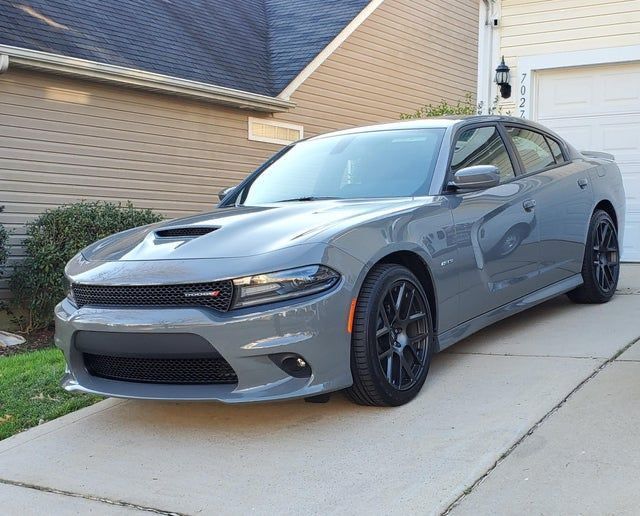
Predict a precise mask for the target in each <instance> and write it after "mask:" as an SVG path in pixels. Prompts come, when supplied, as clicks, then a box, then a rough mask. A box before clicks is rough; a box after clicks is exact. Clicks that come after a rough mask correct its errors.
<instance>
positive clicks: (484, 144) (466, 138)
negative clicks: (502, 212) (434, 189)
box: [451, 127, 515, 182]
mask: <svg viewBox="0 0 640 516" xmlns="http://www.w3.org/2000/svg"><path fill="white" fill-rule="evenodd" d="M474 165H494V166H495V167H497V168H498V170H499V171H500V182H504V181H509V180H510V179H513V178H514V177H515V173H514V171H513V165H512V164H511V159H510V158H509V153H508V152H507V148H506V147H505V145H504V142H503V141H502V138H501V137H500V134H499V133H498V130H497V129H496V128H495V127H477V128H475V129H467V130H466V131H463V132H462V133H461V134H460V136H458V139H457V140H456V144H455V150H454V151H453V158H452V159H451V170H452V172H457V171H458V170H460V169H461V168H465V167H472V166H474Z"/></svg>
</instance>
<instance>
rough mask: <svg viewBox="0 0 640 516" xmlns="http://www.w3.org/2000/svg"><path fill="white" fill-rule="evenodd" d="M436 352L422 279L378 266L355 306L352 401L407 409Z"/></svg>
mask: <svg viewBox="0 0 640 516" xmlns="http://www.w3.org/2000/svg"><path fill="white" fill-rule="evenodd" d="M394 296H395V297H394ZM398 298H400V299H401V303H400V310H399V311H397V310H396V309H395V306H396V304H397V299H398ZM398 312H399V317H398ZM385 316H386V317H385ZM434 346H435V338H434V331H433V321H432V318H431V310H430V307H429V300H428V298H427V296H426V294H425V292H424V289H423V288H422V286H421V284H420V282H419V281H418V279H417V278H416V277H415V275H414V274H413V273H412V272H411V271H410V270H409V269H407V268H405V267H403V266H401V265H395V264H382V265H376V266H375V267H374V268H373V269H372V270H371V271H370V272H369V275H368V276H367V278H366V279H365V281H364V284H363V286H362V289H361V290H360V295H359V296H358V299H357V302H356V309H355V314H354V322H353V330H352V335H351V373H352V376H353V385H352V386H351V387H349V388H348V389H346V391H345V392H346V394H347V397H348V398H349V399H351V401H353V402H355V403H358V404H360V405H373V406H378V407H388V406H399V405H404V404H405V403H408V402H409V401H411V400H412V399H413V398H415V396H416V395H417V394H418V392H420V389H421V388H422V385H423V384H424V382H425V380H426V378H427V373H428V372H429V365H430V363H431V356H432V354H433V348H434ZM403 359H404V360H403ZM383 364H384V365H383Z"/></svg>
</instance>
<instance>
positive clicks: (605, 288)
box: [567, 210, 620, 303]
mask: <svg viewBox="0 0 640 516" xmlns="http://www.w3.org/2000/svg"><path fill="white" fill-rule="evenodd" d="M619 276H620V245H619V243H618V232H617V231H616V225H615V223H614V222H613V220H612V219H611V217H610V216H609V214H608V213H607V212H605V211H602V210H596V211H595V212H594V214H593V216H592V217H591V222H590V223H589V231H588V234H587V242H586V246H585V253H584V259H583V263H582V279H583V281H584V283H583V284H582V285H580V286H579V287H578V288H576V289H574V290H572V291H571V292H569V293H568V294H567V295H568V296H569V298H570V299H571V300H572V301H575V302H576V303H606V302H607V301H609V300H610V299H611V298H612V297H613V294H614V293H615V291H616V287H617V286H618V277H619Z"/></svg>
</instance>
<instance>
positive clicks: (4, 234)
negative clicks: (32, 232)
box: [0, 206, 9, 278]
mask: <svg viewBox="0 0 640 516" xmlns="http://www.w3.org/2000/svg"><path fill="white" fill-rule="evenodd" d="M3 211H4V206H0V213H2V212H3ZM8 240H9V232H8V231H7V230H6V229H5V227H4V226H3V225H2V224H0V278H2V274H3V273H4V264H5V263H7V257H8V256H9V250H8V248H7V243H8Z"/></svg>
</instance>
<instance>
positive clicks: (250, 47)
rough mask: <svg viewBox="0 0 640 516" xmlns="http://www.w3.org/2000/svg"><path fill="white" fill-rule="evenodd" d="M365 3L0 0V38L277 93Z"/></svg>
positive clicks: (344, 0)
mask: <svg viewBox="0 0 640 516" xmlns="http://www.w3.org/2000/svg"><path fill="white" fill-rule="evenodd" d="M368 3H369V0H323V2H322V7H321V8H318V1H317V0H126V1H125V0H83V1H81V2H80V1H77V0H13V1H9V0H0V45H9V46H12V47H20V48H26V49H31V50H37V51H41V52H45V53H49V54H57V55H62V56H67V57H72V58H78V59H83V60H88V61H93V62H97V63H102V64H106V65H113V66H119V67H124V68H129V69H137V70H142V71H145V72H152V73H156V74H161V75H164V76H170V77H176V78H179V79H186V80H189V81H197V82H199V83H206V84H211V85H216V86H221V87H224V88H231V89H234V90H241V91H246V92H250V93H254V94H258V95H266V96H269V97H275V96H277V95H278V93H280V92H281V91H282V90H283V89H284V88H285V87H286V86H287V85H288V84H289V83H290V82H291V81H292V80H293V79H294V78H295V77H296V76H297V75H298V73H300V72H301V71H302V70H303V69H304V67H305V66H306V65H307V64H308V63H309V62H310V61H312V60H313V59H314V57H316V56H317V55H318V54H319V53H320V52H321V51H322V50H323V49H324V48H325V47H326V46H327V45H328V44H329V43H330V42H331V41H332V40H333V39H334V38H335V37H336V36H337V35H338V34H339V33H340V32H341V31H342V29H344V27H345V26H346V25H348V24H349V22H351V20H353V18H355V17H356V16H357V15H358V13H359V12H360V11H362V9H364V8H365V7H366V5H367V4H368Z"/></svg>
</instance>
